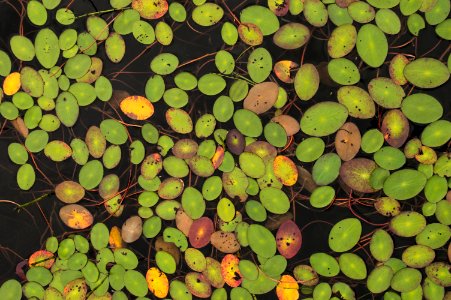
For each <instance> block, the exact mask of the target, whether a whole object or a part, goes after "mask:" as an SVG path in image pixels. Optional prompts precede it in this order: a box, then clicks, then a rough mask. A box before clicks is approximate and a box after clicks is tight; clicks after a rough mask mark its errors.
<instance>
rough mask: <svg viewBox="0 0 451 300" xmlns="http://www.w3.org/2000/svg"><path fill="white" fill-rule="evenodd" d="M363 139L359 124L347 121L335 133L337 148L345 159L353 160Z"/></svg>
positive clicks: (338, 152)
mask: <svg viewBox="0 0 451 300" xmlns="http://www.w3.org/2000/svg"><path fill="white" fill-rule="evenodd" d="M361 141H362V137H361V135H360V130H359V128H358V127H357V125H355V124H354V123H352V122H347V123H345V124H343V126H341V128H340V129H339V130H338V131H337V134H336V135H335V150H336V151H337V154H338V156H340V158H341V159H342V160H343V161H348V160H351V159H353V158H354V157H355V156H356V155H357V153H358V152H359V150H360V143H361Z"/></svg>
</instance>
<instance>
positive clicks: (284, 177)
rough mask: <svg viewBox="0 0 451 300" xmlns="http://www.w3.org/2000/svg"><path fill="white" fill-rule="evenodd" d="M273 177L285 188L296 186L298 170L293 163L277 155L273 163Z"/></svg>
mask: <svg viewBox="0 0 451 300" xmlns="http://www.w3.org/2000/svg"><path fill="white" fill-rule="evenodd" d="M273 167H274V175H275V176H276V177H277V179H278V180H279V181H280V182H281V183H282V184H283V185H286V186H292V185H294V184H296V182H297V180H298V170H297V168H296V165H295V164H294V162H293V161H292V160H291V159H290V158H288V157H286V156H283V155H279V156H277V157H276V158H275V159H274V163H273Z"/></svg>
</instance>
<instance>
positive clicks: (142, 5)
mask: <svg viewBox="0 0 451 300" xmlns="http://www.w3.org/2000/svg"><path fill="white" fill-rule="evenodd" d="M132 7H133V9H134V10H136V11H137V12H138V13H139V14H140V15H141V17H142V18H144V19H150V20H153V19H159V18H161V17H162V16H164V15H165V14H166V12H167V11H168V9H169V5H168V2H167V1H166V0H160V1H158V2H149V1H144V0H133V1H132Z"/></svg>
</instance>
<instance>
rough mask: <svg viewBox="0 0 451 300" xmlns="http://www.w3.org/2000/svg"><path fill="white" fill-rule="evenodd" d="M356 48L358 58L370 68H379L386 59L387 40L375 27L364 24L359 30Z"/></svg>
mask: <svg viewBox="0 0 451 300" xmlns="http://www.w3.org/2000/svg"><path fill="white" fill-rule="evenodd" d="M356 46H357V52H358V54H359V56H360V57H361V58H362V60H363V61H364V62H365V63H366V64H367V65H369V66H370V67H373V68H377V67H380V66H381V65H382V64H383V63H384V61H385V58H386V57H387V53H388V43H387V38H386V37H385V35H384V33H383V32H382V30H380V29H379V28H378V27H377V26H376V25H373V24H365V25H363V26H362V27H361V28H360V30H359V32H358V33H357V44H356Z"/></svg>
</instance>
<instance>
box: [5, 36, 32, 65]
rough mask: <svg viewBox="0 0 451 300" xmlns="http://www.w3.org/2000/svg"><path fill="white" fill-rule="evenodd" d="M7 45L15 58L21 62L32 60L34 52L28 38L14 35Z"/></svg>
mask: <svg viewBox="0 0 451 300" xmlns="http://www.w3.org/2000/svg"><path fill="white" fill-rule="evenodd" d="M9 44H10V46H11V51H12V52H13V54H14V56H15V57H17V58H18V59H20V60H22V61H31V60H33V58H34V56H35V54H36V52H35V47H34V46H33V43H32V42H31V41H30V39H29V38H27V37H25V36H22V35H15V36H13V37H12V38H11V39H10V41H9Z"/></svg>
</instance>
